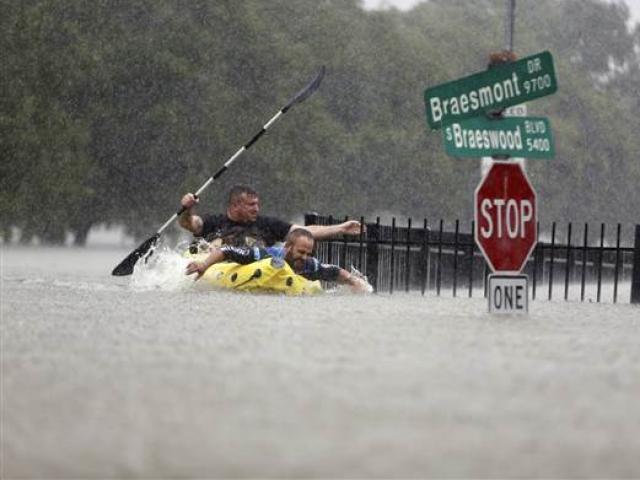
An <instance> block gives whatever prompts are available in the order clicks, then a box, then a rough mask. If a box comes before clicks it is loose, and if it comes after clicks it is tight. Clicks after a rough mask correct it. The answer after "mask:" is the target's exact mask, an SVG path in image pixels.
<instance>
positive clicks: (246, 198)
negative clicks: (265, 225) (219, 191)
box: [229, 193, 260, 223]
mask: <svg viewBox="0 0 640 480" xmlns="http://www.w3.org/2000/svg"><path fill="white" fill-rule="evenodd" d="M229 211H230V213H231V219H232V220H234V221H236V222H240V223H249V222H255V221H256V220H257V219H258V213H259V212H260V199H259V198H258V196H257V195H249V194H247V193H243V194H242V195H240V198H238V200H237V201H236V202H235V203H234V204H233V205H232V206H231V207H230V208H229Z"/></svg>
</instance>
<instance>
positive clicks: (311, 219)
mask: <svg viewBox="0 0 640 480" xmlns="http://www.w3.org/2000/svg"><path fill="white" fill-rule="evenodd" d="M318 217H319V215H318V214H317V213H316V212H307V213H305V214H304V224H305V226H306V225H317V224H318Z"/></svg>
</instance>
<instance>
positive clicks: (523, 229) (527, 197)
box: [474, 162, 538, 273]
mask: <svg viewBox="0 0 640 480" xmlns="http://www.w3.org/2000/svg"><path fill="white" fill-rule="evenodd" d="M474 210H475V220H476V221H475V232H474V235H475V239H476V243H477V244H478V246H479V247H480V250H482V253H483V254H484V258H485V259H486V260H487V262H488V263H489V266H490V267H491V269H492V270H493V271H494V272H502V273H519V272H520V270H522V267H523V266H524V264H525V262H526V261H527V259H528V258H529V255H530V254H531V252H532V251H533V249H534V248H535V246H536V238H537V219H538V215H537V208H536V192H535V191H534V190H533V187H532V186H531V183H530V182H529V179H528V178H527V174H526V173H525V172H524V170H523V169H522V166H521V165H520V164H519V163H509V162H496V163H494V164H493V165H492V166H491V168H490V169H489V171H488V172H487V174H486V175H485V176H484V178H483V179H482V180H481V181H480V183H479V184H478V187H477V188H476V192H475V204H474Z"/></svg>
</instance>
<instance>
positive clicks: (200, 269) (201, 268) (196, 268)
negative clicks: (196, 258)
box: [186, 262, 209, 280]
mask: <svg viewBox="0 0 640 480" xmlns="http://www.w3.org/2000/svg"><path fill="white" fill-rule="evenodd" d="M207 268H209V265H208V264H207V262H191V263H189V265H187V272H186V275H191V274H192V273H197V274H198V275H197V276H196V280H198V279H200V277H201V276H202V274H203V273H204V272H205V271H206V270H207Z"/></svg>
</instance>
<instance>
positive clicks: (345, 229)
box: [289, 220, 367, 240]
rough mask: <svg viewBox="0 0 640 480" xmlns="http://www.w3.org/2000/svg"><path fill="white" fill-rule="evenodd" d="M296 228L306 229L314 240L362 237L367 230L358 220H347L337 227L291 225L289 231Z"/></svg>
mask: <svg viewBox="0 0 640 480" xmlns="http://www.w3.org/2000/svg"><path fill="white" fill-rule="evenodd" d="M296 228H304V229H306V230H308V231H310V232H311V234H312V235H313V238H315V239H318V240H321V239H323V238H329V237H333V236H335V235H360V231H362V232H366V231H367V228H366V226H365V225H362V224H361V223H360V222H359V221H357V220H347V221H346V222H342V223H338V224H336V225H291V229H290V230H289V231H292V230H295V229H296Z"/></svg>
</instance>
